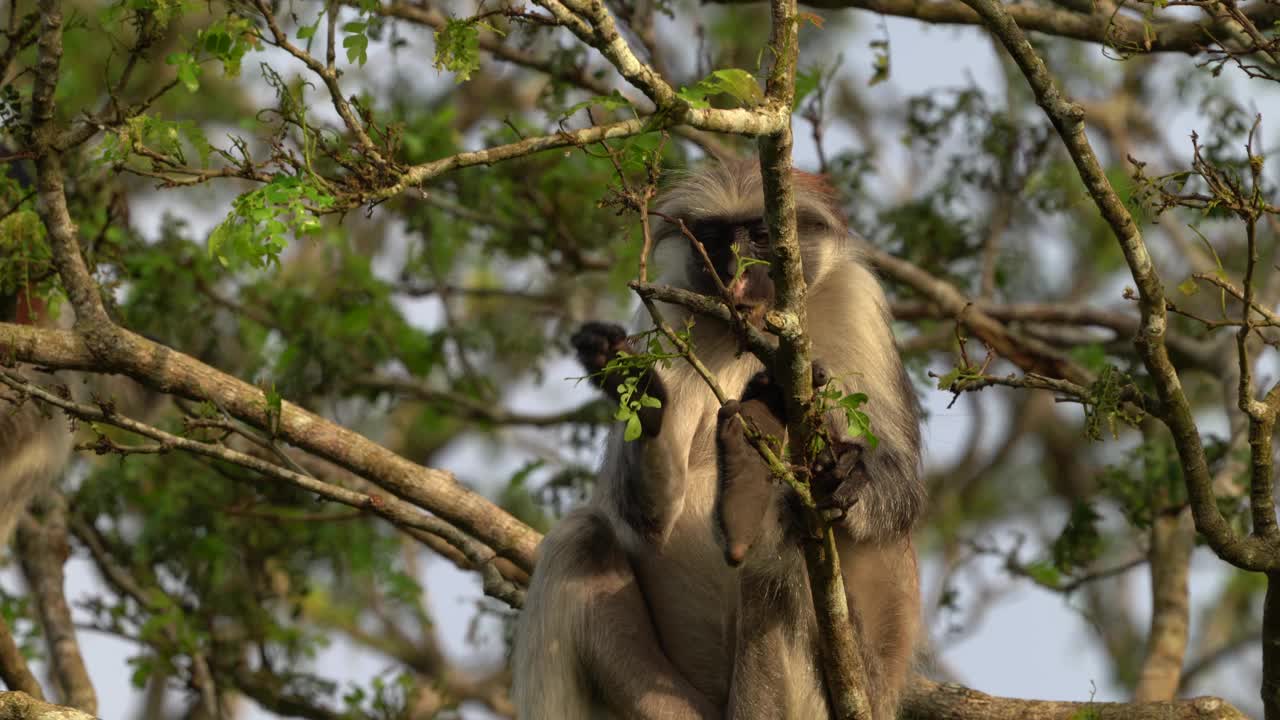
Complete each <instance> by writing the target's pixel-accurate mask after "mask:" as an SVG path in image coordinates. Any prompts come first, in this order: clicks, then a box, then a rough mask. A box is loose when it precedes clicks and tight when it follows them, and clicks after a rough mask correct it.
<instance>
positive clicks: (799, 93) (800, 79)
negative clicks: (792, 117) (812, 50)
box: [791, 65, 822, 110]
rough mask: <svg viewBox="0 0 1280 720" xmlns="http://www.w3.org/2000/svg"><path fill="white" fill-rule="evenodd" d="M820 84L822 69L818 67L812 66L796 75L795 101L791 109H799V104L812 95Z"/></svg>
mask: <svg viewBox="0 0 1280 720" xmlns="http://www.w3.org/2000/svg"><path fill="white" fill-rule="evenodd" d="M821 83H822V67H821V66H820V65H814V66H813V67H811V68H809V69H808V70H802V71H800V72H798V73H796V100H795V102H794V103H792V105H791V109H792V110H795V109H796V108H798V107H800V103H802V102H804V100H805V98H807V97H809V96H810V95H812V94H813V93H814V92H815V91H816V90H817V89H818V85H820V84H821Z"/></svg>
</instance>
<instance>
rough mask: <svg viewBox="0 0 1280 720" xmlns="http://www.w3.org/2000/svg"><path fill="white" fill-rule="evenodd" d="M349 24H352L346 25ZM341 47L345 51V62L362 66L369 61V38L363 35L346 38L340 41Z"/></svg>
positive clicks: (358, 34)
mask: <svg viewBox="0 0 1280 720" xmlns="http://www.w3.org/2000/svg"><path fill="white" fill-rule="evenodd" d="M350 24H354V23H348V25H350ZM361 26H363V24H362V23H361ZM342 47H344V48H346V50H347V62H352V63H356V64H357V65H364V64H365V63H366V62H368V61H369V38H368V37H366V36H365V35H364V34H363V33H357V34H355V35H348V36H346V37H345V38H343V39H342Z"/></svg>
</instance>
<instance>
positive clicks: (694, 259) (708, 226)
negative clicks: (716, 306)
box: [687, 218, 773, 325]
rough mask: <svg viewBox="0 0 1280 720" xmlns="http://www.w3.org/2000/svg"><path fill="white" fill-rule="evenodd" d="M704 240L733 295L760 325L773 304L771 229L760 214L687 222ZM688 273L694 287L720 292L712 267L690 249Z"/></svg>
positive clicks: (714, 263) (721, 278)
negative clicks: (770, 271)
mask: <svg viewBox="0 0 1280 720" xmlns="http://www.w3.org/2000/svg"><path fill="white" fill-rule="evenodd" d="M687 226H688V228H689V232H691V233H693V236H694V237H696V238H697V239H698V242H700V243H702V246H703V247H704V248H706V250H707V257H709V258H710V259H711V266H712V268H714V272H715V274H716V275H719V276H720V282H721V283H724V285H725V287H727V288H728V289H729V296H730V299H731V300H732V301H733V304H734V305H735V306H736V307H737V308H738V310H739V312H741V313H742V314H743V315H744V316H745V317H746V318H747V319H748V320H749V321H750V322H752V323H753V324H756V325H759V324H761V323H762V322H763V321H764V313H765V311H766V310H768V309H769V306H771V305H772V304H773V280H772V279H771V278H770V277H769V265H768V262H767V260H768V257H769V230H768V228H767V227H765V224H764V220H763V219H761V218H707V219H701V220H694V221H692V222H690V223H687ZM688 261H689V263H690V267H689V273H688V277H689V278H690V282H691V284H692V285H693V287H692V288H690V289H692V290H694V291H696V292H700V293H703V294H704V295H713V296H718V295H719V288H718V286H717V284H716V281H715V279H714V278H713V277H712V269H711V268H708V267H707V262H706V261H705V260H703V259H702V257H701V256H700V255H699V254H698V253H697V252H693V251H691V252H690V253H689V256H688Z"/></svg>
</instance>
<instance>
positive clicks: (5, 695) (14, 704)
mask: <svg viewBox="0 0 1280 720" xmlns="http://www.w3.org/2000/svg"><path fill="white" fill-rule="evenodd" d="M0 720H97V718H95V717H94V716H93V715H91V714H89V713H83V712H80V711H79V710H76V709H75V708H69V707H63V706H62V705H50V704H49V703H47V702H44V701H43V700H41V699H39V698H35V697H32V696H31V695H28V694H27V693H24V692H18V691H15V692H0Z"/></svg>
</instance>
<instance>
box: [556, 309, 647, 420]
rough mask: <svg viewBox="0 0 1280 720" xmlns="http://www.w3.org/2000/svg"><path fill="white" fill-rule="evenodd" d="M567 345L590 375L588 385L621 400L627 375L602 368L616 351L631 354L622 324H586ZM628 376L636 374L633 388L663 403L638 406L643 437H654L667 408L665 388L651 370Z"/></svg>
mask: <svg viewBox="0 0 1280 720" xmlns="http://www.w3.org/2000/svg"><path fill="white" fill-rule="evenodd" d="M569 342H570V344H572V345H573V349H574V350H576V351H577V353H578V362H580V363H582V367H583V368H584V369H585V370H586V371H587V373H588V375H589V376H590V380H591V384H592V385H595V386H596V387H598V388H600V390H602V391H603V392H604V394H605V395H608V396H609V399H611V400H613V401H614V402H618V401H619V400H620V398H621V396H620V395H619V394H618V386H620V385H622V384H623V383H624V382H625V381H626V380H627V379H628V377H629V376H630V374H629V373H628V372H627V371H625V370H611V371H608V372H605V366H606V365H608V364H609V361H611V360H613V359H614V358H615V357H617V356H618V353H619V352H622V351H624V350H625V351H628V352H630V351H631V344H630V343H629V342H628V341H627V331H626V330H624V329H623V328H622V326H621V325H617V324H614V323H602V322H589V323H584V324H583V325H582V327H580V328H578V331H577V332H575V333H574V334H573V335H572V336H571V337H570V338H569ZM631 374H636V375H639V380H638V381H637V383H636V387H637V388H639V389H640V391H641V392H643V393H645V394H646V395H648V396H649V397H653V398H657V399H658V401H659V402H661V403H662V406H661V407H641V408H639V409H638V410H637V412H636V414H637V415H639V416H640V428H641V430H642V431H643V432H644V434H645V435H646V436H648V437H653V436H654V435H657V434H658V432H659V431H661V430H662V417H663V410H664V409H665V408H666V405H667V391H666V387H665V386H664V385H663V384H662V380H661V378H659V377H658V375H657V374H656V373H654V372H653V371H652V370H636V371H634V372H633V373H631Z"/></svg>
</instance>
